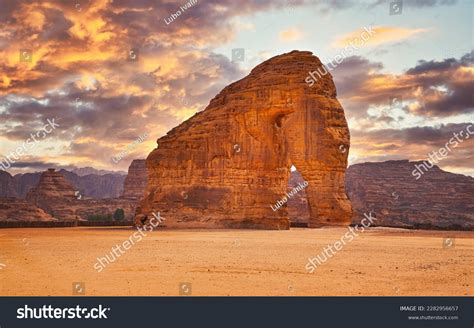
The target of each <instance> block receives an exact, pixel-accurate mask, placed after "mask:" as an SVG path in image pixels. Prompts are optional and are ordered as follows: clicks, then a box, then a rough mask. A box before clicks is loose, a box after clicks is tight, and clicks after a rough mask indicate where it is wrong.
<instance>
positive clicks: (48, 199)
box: [26, 169, 136, 220]
mask: <svg viewBox="0 0 474 328" xmlns="http://www.w3.org/2000/svg"><path fill="white" fill-rule="evenodd" d="M26 200H27V201H28V202H30V203H32V204H34V205H36V206H38V207H40V208H42V209H43V210H44V211H45V212H47V213H49V214H50V215H52V216H53V217H55V218H57V219H61V220H86V219H87V218H88V217H89V216H91V215H113V213H114V212H115V210H117V209H118V208H122V209H123V210H124V212H125V218H126V219H127V220H130V219H131V218H132V217H133V214H134V212H135V206H136V202H134V201H132V200H127V199H121V198H113V199H89V198H86V197H85V196H84V195H82V194H81V192H80V191H79V190H77V189H76V188H75V187H74V186H73V185H72V184H71V183H70V182H69V181H67V180H66V178H65V177H64V176H63V174H62V173H61V172H57V171H55V169H48V170H47V171H46V172H43V174H42V175H41V177H40V181H39V182H38V185H37V186H36V187H34V188H32V189H31V190H30V192H28V194H27V196H26Z"/></svg>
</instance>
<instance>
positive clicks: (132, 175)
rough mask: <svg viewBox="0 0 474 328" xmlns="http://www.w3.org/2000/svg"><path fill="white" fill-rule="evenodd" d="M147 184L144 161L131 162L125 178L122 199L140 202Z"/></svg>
mask: <svg viewBox="0 0 474 328" xmlns="http://www.w3.org/2000/svg"><path fill="white" fill-rule="evenodd" d="M147 182H148V175H147V171H146V162H145V160H144V159H135V160H133V162H132V163H131V164H130V167H129V168H128V174H127V177H126V178H125V182H124V186H123V194H122V197H125V198H130V199H137V200H141V199H142V198H143V197H144V196H145V190H146V186H147Z"/></svg>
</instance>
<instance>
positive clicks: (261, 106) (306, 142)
mask: <svg viewBox="0 0 474 328" xmlns="http://www.w3.org/2000/svg"><path fill="white" fill-rule="evenodd" d="M318 68H319V69H320V70H321V71H322V70H323V67H322V63H321V61H320V60H319V59H318V58H317V57H316V56H313V55H312V53H311V52H306V51H305V52H300V51H293V52H291V53H287V54H283V55H280V56H276V57H273V58H271V59H269V60H267V61H265V62H264V63H262V64H260V65H258V66H257V67H255V68H254V69H253V70H252V71H251V73H250V74H249V75H248V76H247V77H245V78H243V79H242V80H240V81H237V82H235V83H232V84H231V85H229V86H227V87H226V88H224V89H223V90H222V91H221V92H220V93H219V94H218V95H217V96H216V97H215V98H214V99H212V100H211V102H210V104H209V105H208V106H207V108H206V109H205V110H204V111H202V112H199V113H197V114H196V115H194V116H193V117H192V118H190V119H189V120H187V121H185V122H183V123H182V124H181V125H179V126H178V127H176V128H174V129H172V130H171V131H169V132H168V134H167V135H166V136H164V137H162V138H160V139H158V144H159V148H157V149H155V150H154V151H153V152H151V153H150V154H149V156H148V158H147V160H146V165H147V171H148V179H149V180H148V187H147V190H146V196H145V198H144V200H143V201H142V202H141V204H140V207H139V208H138V210H137V215H136V223H137V224H142V223H143V222H146V221H147V220H148V219H149V218H151V217H152V213H154V212H160V213H161V216H162V217H164V218H165V219H166V225H167V227H171V228H176V227H181V228H201V227H203V228H259V229H288V228H289V219H288V211H287V204H285V205H283V206H282V207H281V208H279V209H278V210H276V211H274V210H273V209H272V207H271V206H272V205H274V204H275V203H276V202H277V201H278V200H280V199H281V198H282V197H283V196H284V195H285V192H286V190H287V183H288V179H289V176H290V167H291V166H292V165H294V166H295V167H296V168H297V169H298V171H299V172H300V173H301V174H302V176H303V177H304V179H305V181H307V182H308V183H309V185H308V187H307V188H306V189H305V191H306V194H307V196H308V207H309V210H310V214H309V215H310V219H309V224H308V226H309V227H320V226H324V225H347V224H349V223H350V218H351V216H352V212H351V205H350V202H349V200H348V199H347V196H346V193H345V190H344V173H345V170H346V167H347V154H348V151H347V150H348V148H349V129H348V126H347V123H346V119H345V117H344V110H343V108H342V106H341V105H340V103H339V102H338V100H337V99H336V87H335V85H334V83H333V80H332V77H331V75H330V74H327V75H325V76H323V77H321V78H320V79H319V80H318V81H317V82H316V83H315V84H314V85H313V86H311V87H310V86H309V85H308V84H307V83H306V82H305V79H306V78H307V76H308V73H309V72H312V71H315V70H316V69H318ZM341 148H342V149H344V150H345V151H341Z"/></svg>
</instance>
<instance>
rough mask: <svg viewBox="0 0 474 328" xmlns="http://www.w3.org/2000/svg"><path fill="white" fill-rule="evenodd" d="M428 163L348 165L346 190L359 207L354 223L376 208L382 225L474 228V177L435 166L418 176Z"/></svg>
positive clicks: (376, 213)
mask: <svg viewBox="0 0 474 328" xmlns="http://www.w3.org/2000/svg"><path fill="white" fill-rule="evenodd" d="M421 163H422V162H409V161H408V160H403V161H387V162H383V163H363V164H355V165H352V166H350V167H349V168H348V170H347V174H346V190H347V194H348V196H349V198H350V199H351V202H352V205H353V207H354V217H353V222H354V223H359V222H360V220H361V219H362V218H363V215H364V213H367V214H368V213H369V212H370V211H372V212H373V215H372V216H375V217H376V218H377V220H376V221H375V224H376V225H383V226H397V227H414V228H428V229H430V228H441V229H469V230H472V229H474V178H472V177H468V176H465V175H461V174H454V173H450V172H446V171H443V170H441V169H440V168H439V167H438V166H436V165H435V166H434V167H433V168H431V169H429V170H428V171H427V172H425V173H424V174H423V175H422V177H421V178H420V179H418V180H416V179H415V177H414V176H413V175H412V172H413V170H414V169H415V165H420V164H421Z"/></svg>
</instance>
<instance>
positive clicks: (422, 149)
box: [350, 122, 474, 174]
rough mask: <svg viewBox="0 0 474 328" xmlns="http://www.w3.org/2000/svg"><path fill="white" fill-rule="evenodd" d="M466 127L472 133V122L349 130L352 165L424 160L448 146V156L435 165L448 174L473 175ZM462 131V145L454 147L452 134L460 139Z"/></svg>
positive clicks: (473, 147) (472, 139) (472, 146)
mask: <svg viewBox="0 0 474 328" xmlns="http://www.w3.org/2000/svg"><path fill="white" fill-rule="evenodd" d="M468 126H470V128H469V129H470V131H474V126H473V123H472V122H465V123H457V124H441V125H438V126H435V127H431V126H418V127H412V128H403V129H376V130H371V131H367V130H359V129H352V130H351V151H350V155H351V164H354V163H359V162H370V161H385V160H392V159H393V160H399V159H409V160H426V159H428V158H429V157H428V156H429V154H430V153H432V152H433V151H439V149H440V148H445V147H446V144H448V148H449V152H448V155H447V156H446V157H445V158H443V159H442V160H440V161H439V162H438V164H437V165H438V166H440V167H441V168H446V169H449V170H450V171H456V172H460V173H464V174H473V173H474V172H473V171H472V164H471V163H472V160H473V159H474V135H471V136H469V137H468V138H466V137H467V136H468V132H467V127H468ZM461 131H463V133H462V135H461V136H459V139H460V140H461V142H458V143H457V147H453V144H454V140H456V141H457V139H455V137H454V134H455V133H456V134H458V135H459V134H460V133H461ZM452 138H453V139H452ZM450 139H451V140H452V143H451V144H449V141H450Z"/></svg>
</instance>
